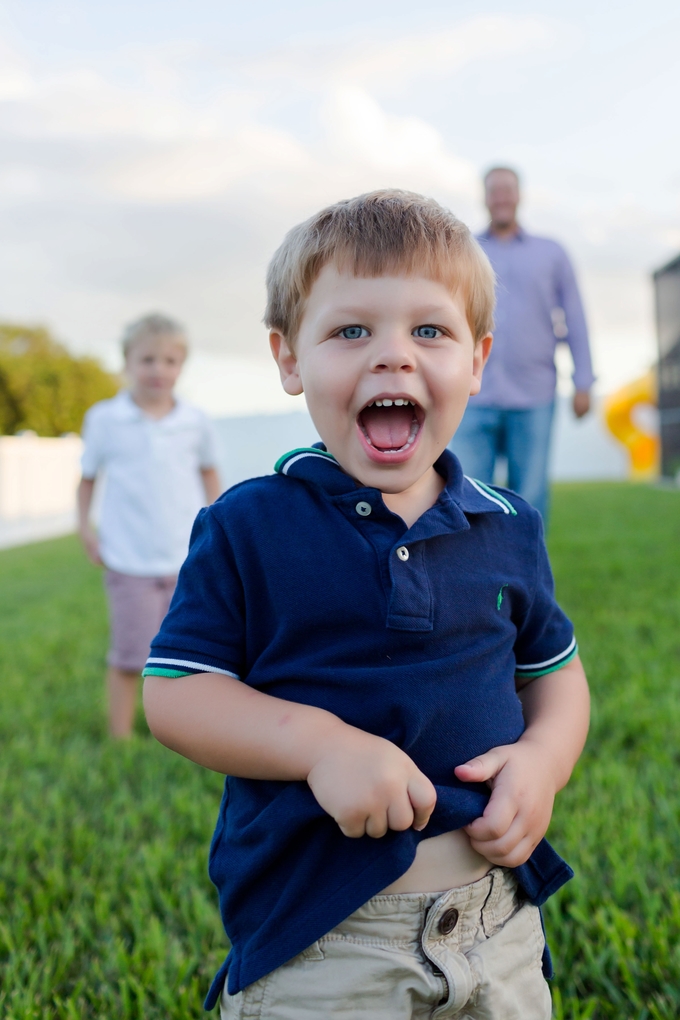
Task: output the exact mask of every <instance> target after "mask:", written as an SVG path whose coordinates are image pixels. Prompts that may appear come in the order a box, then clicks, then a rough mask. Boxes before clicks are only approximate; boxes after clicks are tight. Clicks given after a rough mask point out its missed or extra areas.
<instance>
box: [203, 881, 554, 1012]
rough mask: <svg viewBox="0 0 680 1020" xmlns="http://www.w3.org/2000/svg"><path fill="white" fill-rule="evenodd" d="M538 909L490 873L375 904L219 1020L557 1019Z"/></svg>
mask: <svg viewBox="0 0 680 1020" xmlns="http://www.w3.org/2000/svg"><path fill="white" fill-rule="evenodd" d="M543 946H544V938H543V930H542V927H541V918H540V914H539V911H538V908H537V907H534V906H532V905H531V904H529V903H523V902H522V901H521V900H520V898H519V897H518V895H517V883H516V881H515V878H514V876H513V875H512V873H511V872H509V871H506V870H505V869H503V868H493V869H492V870H491V871H490V872H489V874H488V875H486V876H485V877H484V878H482V879H480V880H479V881H477V882H473V883H472V884H471V885H466V886H462V887H461V888H458V889H452V890H450V891H449V892H447V893H444V894H443V895H441V894H439V893H401V894H397V895H391V896H375V897H374V898H373V899H371V900H369V901H368V903H366V904H364V906H363V907H361V909H360V910H357V912H356V913H355V914H352V915H351V917H348V918H347V920H346V921H343V922H342V924H339V925H338V926H337V928H334V929H333V930H332V931H330V932H329V933H328V934H327V935H325V936H324V937H323V938H322V939H319V941H318V942H315V943H314V945H313V946H310V947H309V949H306V950H305V951H304V952H303V953H301V954H300V955H299V956H296V957H295V959H293V960H290V961H289V962H288V963H286V964H284V965H283V966H282V967H279V968H278V970H275V971H272V973H271V974H268V975H267V976H266V977H264V978H262V979H261V980H260V981H255V982H254V983H253V984H252V985H249V986H248V987H247V988H245V989H244V990H243V991H242V992H239V993H238V994H237V995H233V996H231V995H227V993H226V989H225V991H224V993H223V995H222V1001H221V1015H222V1020H326V1018H329V1020H330V1018H332V1017H337V1018H342V1020H415V1018H418V1020H420V1018H425V1017H428V1018H429V1017H433V1018H442V1020H443V1018H445V1017H447V1018H448V1017H456V1018H457V1020H550V1016H551V1004H550V992H549V990H548V985H547V983H546V981H545V978H544V977H543V974H542V971H541V957H542V955H543Z"/></svg>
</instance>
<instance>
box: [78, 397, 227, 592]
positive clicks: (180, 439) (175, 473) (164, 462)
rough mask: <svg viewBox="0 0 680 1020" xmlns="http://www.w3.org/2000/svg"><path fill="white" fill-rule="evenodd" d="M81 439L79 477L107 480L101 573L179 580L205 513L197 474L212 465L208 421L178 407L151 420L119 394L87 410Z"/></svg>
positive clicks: (194, 410) (101, 528)
mask: <svg viewBox="0 0 680 1020" xmlns="http://www.w3.org/2000/svg"><path fill="white" fill-rule="evenodd" d="M83 439H84V442H85V449H84V451H83V457H82V470H83V477H84V478H90V479H93V478H96V477H97V476H98V475H100V474H101V473H104V476H105V485H104V494H103V499H102V503H101V512H100V517H99V525H98V527H99V539H100V552H101V557H102V560H103V561H104V563H105V564H106V566H107V567H109V568H110V569H111V570H117V571H119V572H120V573H122V574H134V575H137V576H140V577H163V576H169V575H173V574H177V572H178V571H179V568H180V567H181V565H182V563H183V562H184V558H185V556H186V554H187V548H188V545H189V535H190V533H191V527H192V525H193V522H194V519H195V517H196V514H197V513H198V511H199V510H200V509H201V507H202V506H205V490H204V488H203V483H202V479H201V475H200V471H201V468H211V467H215V465H216V463H217V450H216V445H217V444H216V437H215V432H214V430H213V427H212V424H211V422H210V420H209V419H208V418H207V417H206V415H205V414H203V412H202V411H199V410H198V408H196V407H192V406H191V405H189V404H184V403H182V401H179V400H178V401H176V403H175V407H174V408H173V410H172V411H170V413H169V414H166V415H165V416H164V417H163V418H160V419H158V420H155V419H153V418H151V417H149V415H147V414H145V413H144V411H142V409H141V408H140V407H138V406H137V404H135V402H134V400H133V399H132V397H131V396H130V394H129V393H128V392H127V390H123V391H122V392H121V393H119V394H118V395H117V396H115V397H113V399H111V400H102V401H100V403H98V404H95V405H94V406H93V407H91V408H90V410H89V411H88V412H87V414H86V415H85V421H84V424H83Z"/></svg>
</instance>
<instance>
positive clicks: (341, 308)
mask: <svg viewBox="0 0 680 1020" xmlns="http://www.w3.org/2000/svg"><path fill="white" fill-rule="evenodd" d="M268 287H269V302H268V306H267V313H266V322H267V325H268V326H269V327H270V330H271V333H270V337H271V346H272V350H273V353H274V357H275V358H276V360H277V362H278V365H279V369H280V373H281V378H282V382H283V386H284V389H285V390H286V391H287V392H288V393H291V394H297V393H301V392H303V391H304V392H305V394H306V398H307V403H308V406H309V410H310V413H311V415H312V418H313V419H314V423H315V425H316V427H317V429H318V432H319V435H320V436H321V438H322V440H323V443H322V444H319V445H318V446H317V447H313V448H311V449H306V450H294V451H292V453H290V454H287V455H285V456H284V457H282V458H281V460H280V461H279V462H278V464H277V465H276V471H277V473H276V474H275V475H273V476H268V477H265V478H258V479H253V480H251V481H249V482H245V483H243V484H242V485H239V486H236V487H235V488H233V489H231V490H230V491H229V492H227V493H226V494H225V495H224V496H223V497H222V498H221V499H220V500H219V501H218V502H217V503H216V504H215V505H214V506H213V507H211V508H209V509H208V510H204V511H203V512H202V513H201V514H200V515H199V518H198V520H197V522H196V525H195V527H194V532H193V535H192V543H191V548H190V552H189V556H188V558H187V561H186V563H185V565H184V566H183V568H182V571H181V573H180V579H179V585H178V589H177V592H176V595H175V597H174V599H173V604H172V607H171V609H170V612H169V614H168V616H167V617H166V619H165V621H164V623H163V626H162V627H161V631H160V634H159V635H158V636H157V638H156V639H155V640H154V642H153V644H152V651H151V657H150V658H149V660H148V664H147V667H146V669H145V671H144V673H145V676H146V681H145V706H146V711H147V718H148V720H149V724H150V726H151V728H152V731H153V732H154V734H155V735H156V736H157V737H158V739H159V740H161V741H162V742H163V743H165V744H166V745H167V746H169V747H171V748H173V749H174V750H176V751H178V752H179V753H180V754H183V755H186V756H187V757H189V758H191V759H192V760H194V761H196V762H199V763H201V764H202V765H204V766H206V767H207V768H212V769H215V770H216V771H219V772H223V773H226V774H227V780H226V787H225V794H224V798H223V801H222V807H221V809H220V815H219V820H218V823H217V828H216V831H215V835H214V838H213V843H212V847H211V852H210V874H211V877H212V879H213V881H214V882H215V884H216V885H217V887H218V890H219V893H220V905H221V910H222V917H223V920H224V925H225V929H226V931H227V934H228V936H229V938H230V940H231V946H232V948H231V953H230V954H229V957H228V959H227V961H226V962H225V965H224V966H223V967H222V968H221V970H220V972H219V974H218V975H217V977H216V979H215V982H214V983H213V987H212V989H211V991H210V993H209V996H208V999H207V1001H206V1006H207V1008H211V1007H212V1006H213V1005H214V1004H215V1002H216V1001H217V998H218V997H219V996H220V993H221V1009H222V1016H223V1018H236V1017H238V1018H242V1020H246V1018H262V1020H284V1018H285V1020H298V1018H299V1020H321V1018H326V1017H347V1018H350V1017H351V1018H359V1020H361V1018H365V1020H369V1018H370V1020H406V1018H409V1020H410V1018H415V1017H419V1018H420V1017H430V1016H433V1017H454V1016H455V1017H461V1018H462V1017H465V1018H466V1020H481V1018H484V1020H547V1018H548V1017H549V1016H550V995H549V992H548V987H547V984H546V982H545V979H544V977H543V975H542V973H541V960H542V956H543V955H544V945H545V943H544V939H543V934H542V930H541V920H540V914H539V910H538V906H537V905H538V904H540V903H542V902H543V901H544V900H545V898H546V897H547V896H548V895H550V894H551V893H552V892H553V891H554V890H555V889H557V888H559V886H560V885H561V884H562V883H563V882H564V881H566V880H567V878H569V877H570V876H571V871H570V869H569V868H568V867H567V865H566V864H565V863H564V862H563V861H561V859H560V858H559V857H558V856H557V854H555V852H554V851H553V850H552V849H551V848H550V846H549V845H548V844H547V843H546V842H545V840H543V839H542V837H543V835H544V833H545V831H546V829H547V827H548V823H549V821H550V815H551V811H552V804H553V799H554V796H555V793H556V791H557V790H559V789H560V788H561V787H562V786H564V784H565V783H566V782H567V780H568V778H569V775H570V773H571V770H572V768H573V766H574V763H575V762H576V760H577V758H578V756H579V753H580V751H581V749H582V746H583V743H584V740H585V736H586V730H587V721H588V693H587V685H586V680H585V676H584V674H583V670H582V668H581V666H580V663H579V660H578V658H577V657H576V644H575V641H574V636H573V631H572V627H571V624H570V623H569V621H568V620H567V618H566V617H565V616H564V614H563V613H562V612H561V610H560V609H559V607H558V606H557V604H556V603H555V601H554V598H553V585H552V578H551V574H550V568H549V565H548V560H547V556H546V552H545V548H544V545H543V539H542V530H541V523H540V517H539V515H538V513H537V512H536V511H535V510H533V509H532V508H531V507H530V506H529V505H528V504H526V503H525V502H524V501H523V500H521V499H520V498H519V497H517V496H515V495H514V494H513V493H510V492H506V491H505V490H502V489H494V488H490V487H487V486H484V485H481V484H480V483H477V482H475V481H473V480H470V479H466V478H464V477H463V475H462V471H461V469H460V465H459V463H458V461H457V460H456V458H455V457H454V456H453V454H451V453H450V452H449V451H448V450H447V449H446V447H447V443H448V442H449V440H450V438H451V436H452V434H453V433H454V432H455V429H456V428H457V426H458V423H459V422H460V420H461V417H462V415H463V411H464V409H465V405H466V402H467V399H468V396H469V395H470V394H471V393H476V392H477V391H478V390H479V386H480V380H481V377H482V370H483V367H484V364H485V362H486V359H487V357H488V355H489V350H490V348H491V332H490V331H491V325H492V310H493V293H494V279H493V274H492V272H491V269H490V266H489V264H488V262H487V260H486V257H485V256H484V254H483V253H482V252H481V250H480V249H479V247H478V246H477V244H476V242H475V241H474V240H473V238H472V237H471V235H470V233H469V231H468V230H467V228H466V227H465V226H464V225H463V224H462V223H460V222H459V221H458V220H457V219H456V218H455V217H454V216H453V215H451V214H450V213H449V212H447V211H446V210H444V209H443V208H441V207H440V206H439V205H437V204H436V203H435V202H433V201H430V200H428V199H424V198H421V197H419V196H417V195H411V194H409V193H404V192H398V191H383V192H375V193H373V194H369V195H364V196H361V197H359V198H356V199H353V200H351V201H346V202H340V203H338V204H337V205H335V206H332V207H331V208H329V209H326V210H324V211H323V212H321V213H319V214H318V215H317V216H314V217H312V219H310V220H309V221H307V222H306V223H303V224H301V225H300V226H298V227H297V228H295V229H294V230H292V231H291V232H290V233H289V234H288V236H287V237H286V239H285V241H284V243H283V245H282V247H281V248H280V249H279V251H278V252H277V253H276V255H275V256H274V258H273V261H272V263H271V266H270V269H269V275H268ZM489 788H490V789H491V795H490V797H489V792H490V790H489ZM227 974H228V982H227V987H225V988H224V989H223V985H224V982H225V979H226V978H227Z"/></svg>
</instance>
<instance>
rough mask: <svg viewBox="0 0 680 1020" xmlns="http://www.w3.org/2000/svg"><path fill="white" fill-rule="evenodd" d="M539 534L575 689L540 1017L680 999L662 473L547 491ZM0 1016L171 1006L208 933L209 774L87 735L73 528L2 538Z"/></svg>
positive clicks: (677, 752) (678, 573) (667, 1018)
mask: <svg viewBox="0 0 680 1020" xmlns="http://www.w3.org/2000/svg"><path fill="white" fill-rule="evenodd" d="M550 545H551V553H552V558H553V564H554V567H555V574H556V579H557V588H558V595H559V598H560V600H561V602H562V604H563V605H564V607H565V608H566V610H567V611H568V612H569V614H570V615H571V616H572V618H573V619H574V621H575V623H576V627H577V634H578V638H579V643H580V646H581V653H582V657H583V660H584V662H585V665H586V668H587V671H588V674H589V677H590V680H591V686H592V690H593V701H594V710H593V726H592V730H591V736H590V739H589V743H588V747H587V750H586V753H585V754H584V756H583V758H582V760H581V762H580V764H579V766H578V768H577V771H576V774H575V776H574V778H573V780H572V782H571V784H570V785H569V787H568V788H567V789H566V790H565V791H564V792H563V793H562V794H561V795H560V797H559V798H558V804H557V809H556V812H555V818H554V821H553V825H552V827H551V833H550V836H551V839H552V841H553V843H554V844H555V845H556V846H557V848H558V849H559V850H560V851H561V852H562V853H563V855H564V856H565V857H566V858H567V859H568V860H569V861H570V863H571V864H572V865H573V866H574V869H575V871H576V880H575V881H574V882H571V883H570V884H569V885H568V886H567V887H565V889H564V890H562V891H561V892H560V893H559V894H558V895H557V896H555V897H554V898H553V899H552V901H550V903H549V904H548V907H547V910H546V924H547V927H548V932H549V937H550V942H551V945H552V948H553V955H554V958H555V964H556V970H557V978H556V980H555V982H554V983H553V997H554V1001H555V1015H556V1017H557V1018H558V1020H584V1018H593V1020H605V1018H607V1020H609V1018H616V1020H647V1018H649V1020H677V1018H678V1017H679V1016H680V825H679V821H678V817H679V810H678V808H679V804H680V779H679V770H678V766H679V764H680V745H679V743H678V734H680V696H679V695H680V569H679V568H680V493H676V492H668V491H662V490H656V489H651V488H646V487H643V486H630V487H629V486H624V485H572V486H561V487H559V488H558V489H557V491H556V493H555V499H554V514H553V525H552V532H551V543H550ZM0 579H1V580H0V663H1V666H0V670H1V674H2V681H1V684H0V692H1V695H2V711H1V712H0V746H1V747H2V754H1V756H0V819H1V821H0V832H1V833H2V836H1V838H0V1016H1V1017H2V1018H3V1020H5V1018H6V1020H28V1018H34V1017H36V1018H37V1017H40V1018H48V1017H49V1018H50V1020H51V1018H55V1020H62V1018H63V1020H76V1018H78V1020H80V1018H97V1020H106V1018H112V1020H114V1018H115V1020H118V1018H121V1020H127V1018H144V1020H155V1018H158V1020H160V1018H163V1020H180V1018H181V1020H188V1018H191V1017H200V1016H201V1015H202V1009H201V1001H202V998H203V995H204V994H205V991H206V989H207V986H208V983H209V981H210V979H211V977H212V974H213V973H214V970H215V969H216V968H217V966H218V965H219V963H220V962H221V960H222V958H223V955H224V952H225V940H224V936H223V933H222V930H221V925H220V923H219V918H218V915H217V910H216V906H215V895H214V892H213V890H212V887H211V886H210V883H209V881H208V879H207V876H206V858H207V850H208V843H209V839H210V834H211V831H212V826H213V822H214V818H215V815H216V812H217V806H218V803H219V797H220V788H221V781H220V778H219V777H217V776H214V775H212V774H210V773H207V772H204V771H203V770H201V769H199V768H197V767H195V766H193V765H191V764H190V763H188V762H185V761H184V760H182V759H180V758H178V757H177V756H176V755H173V754H171V753H170V752H168V751H166V750H164V749H163V748H162V747H160V746H159V745H157V744H156V743H155V742H154V741H153V740H152V739H151V738H150V737H149V736H148V734H147V732H146V728H145V725H144V723H143V720H142V719H141V717H140V718H139V719H138V724H137V735H136V736H135V738H134V739H133V740H132V741H131V742H129V743H128V744H126V745H115V744H113V743H111V742H110V741H109V740H108V739H107V737H106V727H105V709H104V703H103V690H102V674H103V670H104V650H105V647H106V621H105V612H104V601H103V595H102V591H101V581H100V577H99V575H98V574H97V572H96V571H94V570H93V569H92V568H91V567H89V565H88V564H87V563H86V562H85V561H84V558H83V557H82V556H81V555H80V553H79V550H78V549H77V546H76V543H75V540H74V539H70V538H69V539H60V540H57V541H53V542H46V543H43V544H41V545H35V546H29V547H27V548H23V549H15V550H9V551H5V552H2V553H0Z"/></svg>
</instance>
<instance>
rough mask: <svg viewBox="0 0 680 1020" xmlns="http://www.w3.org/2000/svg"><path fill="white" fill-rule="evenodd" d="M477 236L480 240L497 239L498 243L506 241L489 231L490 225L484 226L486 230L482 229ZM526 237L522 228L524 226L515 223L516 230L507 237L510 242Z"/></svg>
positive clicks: (523, 239)
mask: <svg viewBox="0 0 680 1020" xmlns="http://www.w3.org/2000/svg"><path fill="white" fill-rule="evenodd" d="M477 236H478V238H479V239H480V240H482V241H498V243H499V244H507V243H508V242H506V241H501V240H499V238H497V237H496V235H495V234H493V233H492V232H491V227H490V226H488V227H487V228H486V230H482V232H481V234H478V235H477ZM526 238H527V232H526V230H525V229H524V227H522V226H521V225H519V224H518V225H517V232H516V233H515V234H514V235H513V236H512V237H511V238H509V241H510V242H512V241H525V240H526Z"/></svg>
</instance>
